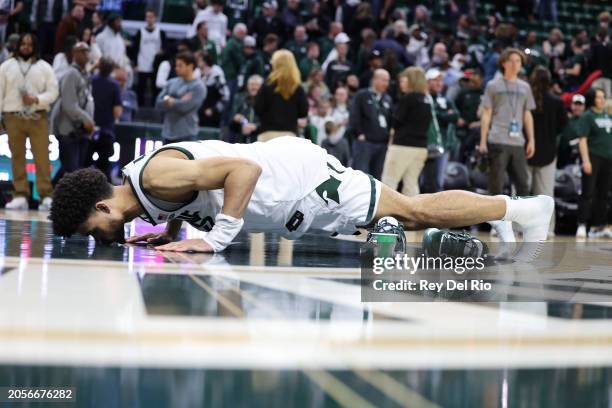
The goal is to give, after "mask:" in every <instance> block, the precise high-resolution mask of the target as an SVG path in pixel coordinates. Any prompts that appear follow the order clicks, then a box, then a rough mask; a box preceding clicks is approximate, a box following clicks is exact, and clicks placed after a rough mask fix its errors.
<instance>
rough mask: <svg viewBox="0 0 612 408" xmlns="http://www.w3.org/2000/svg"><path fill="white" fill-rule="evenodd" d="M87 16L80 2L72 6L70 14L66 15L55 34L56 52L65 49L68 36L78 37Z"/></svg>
mask: <svg viewBox="0 0 612 408" xmlns="http://www.w3.org/2000/svg"><path fill="white" fill-rule="evenodd" d="M83 17H85V9H84V8H83V6H82V5H80V4H75V5H74V6H72V10H71V11H70V14H68V15H66V16H65V17H64V18H63V19H62V21H61V22H60V23H59V26H58V27H57V34H56V35H55V47H54V52H55V53H58V52H61V51H63V50H64V45H63V44H64V41H65V40H66V38H67V37H68V36H73V37H78V36H79V34H80V31H81V24H82V23H83Z"/></svg>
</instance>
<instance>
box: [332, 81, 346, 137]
mask: <svg viewBox="0 0 612 408" xmlns="http://www.w3.org/2000/svg"><path fill="white" fill-rule="evenodd" d="M331 115H332V118H333V120H334V125H336V128H335V132H336V133H337V134H338V135H341V136H344V134H345V133H346V127H347V125H348V122H349V115H350V113H349V109H348V89H346V88H345V87H338V88H336V92H334V100H333V104H332V110H331Z"/></svg>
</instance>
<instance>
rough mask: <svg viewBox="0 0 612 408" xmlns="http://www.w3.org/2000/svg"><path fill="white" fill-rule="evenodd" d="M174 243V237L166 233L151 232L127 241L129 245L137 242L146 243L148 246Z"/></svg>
mask: <svg viewBox="0 0 612 408" xmlns="http://www.w3.org/2000/svg"><path fill="white" fill-rule="evenodd" d="M172 241H174V240H173V239H172V237H171V236H170V235H168V234H166V233H165V232H161V233H155V232H149V233H148V234H143V235H136V236H133V237H129V238H128V239H126V240H125V242H126V243H127V244H134V243H136V242H146V243H147V244H153V245H163V244H167V243H169V242H172Z"/></svg>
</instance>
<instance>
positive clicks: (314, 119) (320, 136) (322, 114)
mask: <svg viewBox="0 0 612 408" xmlns="http://www.w3.org/2000/svg"><path fill="white" fill-rule="evenodd" d="M308 121H309V122H310V124H311V125H312V126H313V127H314V128H315V129H316V131H317V135H316V143H317V144H318V145H319V146H321V143H322V142H323V141H324V140H325V138H326V137H327V132H326V131H325V125H326V124H327V122H332V123H333V122H334V118H333V117H332V116H331V104H330V103H329V100H328V99H319V100H318V101H317V108H316V110H315V112H314V114H311V115H310V117H309V118H308ZM334 130H335V129H334ZM334 133H335V131H334Z"/></svg>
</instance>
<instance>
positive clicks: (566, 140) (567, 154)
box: [557, 94, 586, 168]
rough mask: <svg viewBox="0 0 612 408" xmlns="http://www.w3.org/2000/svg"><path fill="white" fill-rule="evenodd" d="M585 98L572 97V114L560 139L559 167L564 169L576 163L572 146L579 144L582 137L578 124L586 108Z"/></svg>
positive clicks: (578, 95) (569, 115) (579, 96)
mask: <svg viewBox="0 0 612 408" xmlns="http://www.w3.org/2000/svg"><path fill="white" fill-rule="evenodd" d="M585 101H586V100H585V98H584V96H583V95H580V94H576V95H574V96H572V102H571V105H570V112H569V114H568V118H569V119H568V122H567V125H566V126H565V128H564V129H563V131H562V132H561V136H560V137H559V155H558V160H557V166H558V167H559V168H563V167H564V166H566V165H568V164H573V163H574V162H575V160H574V157H572V156H573V152H572V146H577V145H578V144H579V140H580V135H579V134H578V128H577V125H578V122H579V119H580V117H581V116H582V114H583V113H584V108H585Z"/></svg>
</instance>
